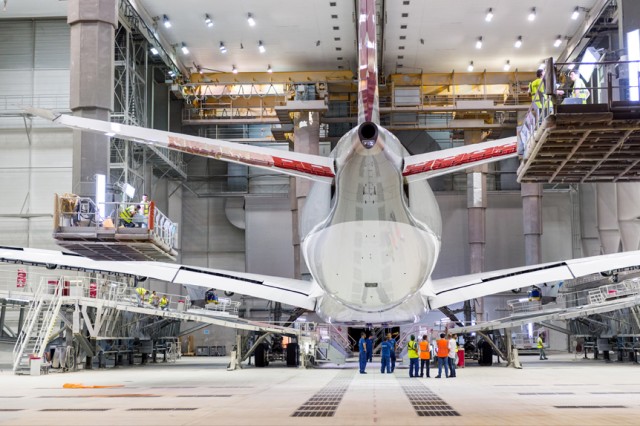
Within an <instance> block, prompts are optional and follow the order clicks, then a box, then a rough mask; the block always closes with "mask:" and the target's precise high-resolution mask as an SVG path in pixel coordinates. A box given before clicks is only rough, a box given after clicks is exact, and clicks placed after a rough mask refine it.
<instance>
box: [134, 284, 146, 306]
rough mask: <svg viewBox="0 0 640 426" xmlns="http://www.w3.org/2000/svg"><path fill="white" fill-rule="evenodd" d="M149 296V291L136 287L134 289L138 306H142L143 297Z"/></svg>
mask: <svg viewBox="0 0 640 426" xmlns="http://www.w3.org/2000/svg"><path fill="white" fill-rule="evenodd" d="M147 294H149V290H147V289H145V288H142V287H137V288H136V297H137V298H138V306H142V304H143V301H144V298H145V296H146V295H147Z"/></svg>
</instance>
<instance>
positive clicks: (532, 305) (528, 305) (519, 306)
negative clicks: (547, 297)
mask: <svg viewBox="0 0 640 426" xmlns="http://www.w3.org/2000/svg"><path fill="white" fill-rule="evenodd" d="M507 306H508V307H509V310H510V311H511V314H520V313H523V312H536V311H541V310H542V302H541V301H540V300H530V299H525V300H522V299H512V300H507Z"/></svg>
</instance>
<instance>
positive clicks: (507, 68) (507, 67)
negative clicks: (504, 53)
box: [502, 59, 511, 71]
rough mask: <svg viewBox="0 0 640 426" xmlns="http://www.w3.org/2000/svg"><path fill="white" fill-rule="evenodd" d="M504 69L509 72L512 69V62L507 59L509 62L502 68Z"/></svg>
mask: <svg viewBox="0 0 640 426" xmlns="http://www.w3.org/2000/svg"><path fill="white" fill-rule="evenodd" d="M502 69H503V70H505V71H509V70H510V69H511V61H509V60H508V59H507V62H505V64H504V67H502Z"/></svg>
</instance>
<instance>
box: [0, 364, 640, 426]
mask: <svg viewBox="0 0 640 426" xmlns="http://www.w3.org/2000/svg"><path fill="white" fill-rule="evenodd" d="M227 362H228V358H208V357H207V358H205V357H198V358H193V357H189V358H187V357H183V358H182V359H180V360H178V362H177V363H176V364H155V365H153V364H152V365H146V366H135V367H120V368H114V369H107V370H93V371H82V372H77V373H65V374H61V373H55V372H52V373H50V374H48V375H45V376H39V377H32V376H15V375H13V374H11V373H10V372H7V371H6V370H5V371H4V372H2V373H0V384H1V386H0V425H42V424H64V425H89V424H90V425H114V424H119V425H140V426H141V425H252V426H256V425H300V424H309V425H334V424H340V425H396V426H397V425H405V424H447V425H484V424H488V425H534V424H535V425H556V424H557V425H568V424H571V425H603V424H606V425H630V424H638V423H639V422H640V398H639V396H640V368H639V365H638V364H631V363H617V362H613V363H609V364H606V363H604V361H594V360H583V359H579V358H578V359H576V358H575V357H574V356H573V355H568V354H552V355H551V356H550V360H548V361H540V360H538V357H537V356H527V357H521V362H522V363H523V367H524V368H523V369H521V370H516V369H513V368H506V367H505V366H504V365H505V364H504V363H502V364H494V365H493V366H491V367H480V366H478V365H477V363H475V362H473V361H472V362H470V363H469V364H468V365H467V367H466V368H464V369H458V373H457V377H456V378H449V379H445V378H444V375H443V378H442V379H435V378H433V376H435V374H434V372H433V370H432V372H431V373H432V374H431V376H432V378H429V379H426V378H423V379H421V378H417V379H416V378H414V379H410V378H409V377H408V369H406V368H397V369H396V371H395V372H394V373H393V374H380V371H379V365H380V364H379V363H376V362H375V361H374V362H373V363H372V364H370V365H369V366H368V368H367V372H368V374H366V375H363V374H359V373H358V371H357V368H356V364H355V363H353V364H350V365H348V367H347V368H335V369H332V368H322V369H300V368H287V367H285V366H278V365H275V364H271V365H270V366H269V367H267V368H255V367H247V368H244V369H242V370H239V371H227V370H226V365H227ZM65 383H75V384H82V385H84V386H104V385H119V386H121V387H114V388H93V389H91V388H89V389H88V388H85V389H66V388H63V385H64V384H65ZM450 416H454V418H451V417H450ZM301 417H303V418H301Z"/></svg>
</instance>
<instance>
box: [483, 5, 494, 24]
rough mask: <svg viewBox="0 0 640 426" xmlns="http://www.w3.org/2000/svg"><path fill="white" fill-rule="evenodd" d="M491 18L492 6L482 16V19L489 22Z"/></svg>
mask: <svg viewBox="0 0 640 426" xmlns="http://www.w3.org/2000/svg"><path fill="white" fill-rule="evenodd" d="M492 19H493V8H491V7H490V8H489V10H488V11H487V14H486V15H485V17H484V20H485V21H487V22H491V20H492Z"/></svg>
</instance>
